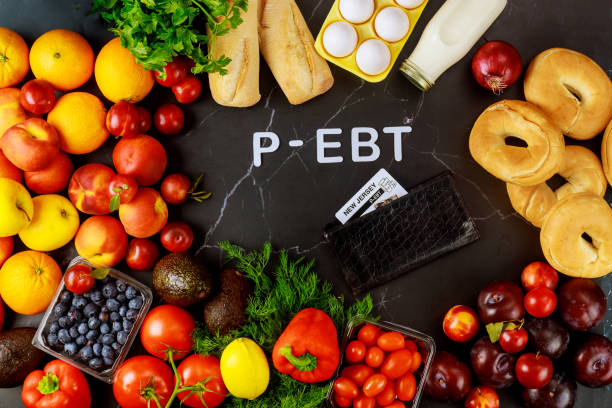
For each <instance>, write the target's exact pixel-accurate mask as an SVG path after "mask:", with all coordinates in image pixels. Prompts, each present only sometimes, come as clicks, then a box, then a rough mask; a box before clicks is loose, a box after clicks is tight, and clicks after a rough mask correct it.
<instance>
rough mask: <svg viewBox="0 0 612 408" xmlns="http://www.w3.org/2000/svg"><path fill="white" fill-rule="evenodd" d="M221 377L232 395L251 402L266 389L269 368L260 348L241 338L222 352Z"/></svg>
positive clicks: (251, 341)
mask: <svg viewBox="0 0 612 408" xmlns="http://www.w3.org/2000/svg"><path fill="white" fill-rule="evenodd" d="M221 376H222V377H223V382H224V383H225V386H226V387H227V389H228V390H229V392H230V393H231V394H232V395H234V396H235V397H238V398H245V399H249V400H252V399H255V398H257V397H259V396H260V395H261V394H263V393H264V392H265V391H266V389H267V388H268V382H269V381H270V367H269V366H268V360H267V359H266V355H265V353H264V352H263V350H262V349H261V347H259V346H258V345H257V343H255V342H254V341H253V340H251V339H247V338H244V337H243V338H239V339H236V340H234V341H232V342H231V343H230V344H228V345H227V347H226V348H225V350H223V354H221Z"/></svg>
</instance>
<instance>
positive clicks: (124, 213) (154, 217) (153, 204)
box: [119, 187, 168, 238]
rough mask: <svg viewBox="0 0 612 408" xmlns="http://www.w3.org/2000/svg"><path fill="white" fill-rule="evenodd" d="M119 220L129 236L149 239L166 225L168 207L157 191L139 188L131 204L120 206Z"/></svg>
mask: <svg viewBox="0 0 612 408" xmlns="http://www.w3.org/2000/svg"><path fill="white" fill-rule="evenodd" d="M119 219H120V220H121V223H122V224H123V227H124V228H125V231H126V232H127V233H128V234H129V235H131V236H133V237H136V238H148V237H150V236H152V235H155V234H157V233H158V232H159V231H161V230H162V228H164V226H165V225H166V222H167V221H168V206H167V205H166V202H165V201H164V200H163V198H162V197H161V195H160V194H159V193H158V192H157V191H156V190H153V189H152V188H148V187H145V188H139V189H138V192H137V193H136V196H134V198H132V200H131V201H130V202H129V203H125V204H121V205H120V206H119Z"/></svg>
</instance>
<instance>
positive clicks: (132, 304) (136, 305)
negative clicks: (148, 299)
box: [128, 296, 142, 310]
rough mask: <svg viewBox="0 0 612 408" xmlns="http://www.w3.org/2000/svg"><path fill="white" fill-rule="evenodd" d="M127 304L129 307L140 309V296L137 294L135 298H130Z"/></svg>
mask: <svg viewBox="0 0 612 408" xmlns="http://www.w3.org/2000/svg"><path fill="white" fill-rule="evenodd" d="M128 306H129V307H130V309H136V310H138V309H140V308H141V307H142V297H140V296H138V297H137V298H134V299H132V300H130V303H129V304H128Z"/></svg>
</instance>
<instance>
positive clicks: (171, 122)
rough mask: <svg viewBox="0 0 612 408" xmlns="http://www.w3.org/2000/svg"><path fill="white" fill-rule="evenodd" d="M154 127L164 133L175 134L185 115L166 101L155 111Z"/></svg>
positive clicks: (181, 127)
mask: <svg viewBox="0 0 612 408" xmlns="http://www.w3.org/2000/svg"><path fill="white" fill-rule="evenodd" d="M153 120H154V122H155V129H157V130H158V131H159V132H161V133H163V134H164V135H176V134H177V133H179V132H180V131H181V130H183V126H184V125H185V115H183V111H182V110H181V108H179V107H178V106H176V105H174V104H171V103H167V104H165V105H162V106H160V107H159V108H158V109H157V110H156V111H155V116H154V118H153Z"/></svg>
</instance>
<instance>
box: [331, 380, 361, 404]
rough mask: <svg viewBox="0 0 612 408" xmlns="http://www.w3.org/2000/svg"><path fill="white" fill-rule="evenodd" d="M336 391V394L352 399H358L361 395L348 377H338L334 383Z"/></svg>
mask: <svg viewBox="0 0 612 408" xmlns="http://www.w3.org/2000/svg"><path fill="white" fill-rule="evenodd" d="M334 391H335V393H336V394H338V395H340V396H342V397H345V398H350V399H354V398H357V395H359V389H358V388H357V385H356V384H355V383H354V382H353V381H351V380H349V379H348V378H346V377H338V378H337V379H336V381H334Z"/></svg>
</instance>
